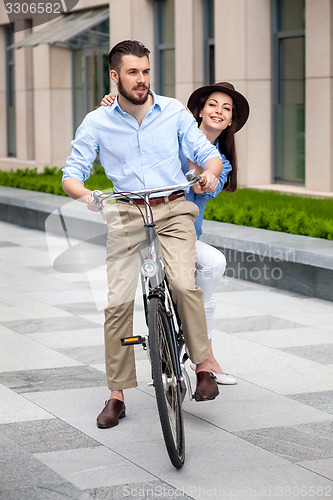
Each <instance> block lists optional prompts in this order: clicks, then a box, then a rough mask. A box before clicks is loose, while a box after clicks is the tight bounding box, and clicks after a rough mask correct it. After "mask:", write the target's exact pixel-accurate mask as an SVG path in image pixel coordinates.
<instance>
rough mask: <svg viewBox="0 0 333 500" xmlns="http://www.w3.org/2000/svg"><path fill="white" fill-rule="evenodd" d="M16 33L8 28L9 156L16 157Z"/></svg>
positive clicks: (7, 104)
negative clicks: (13, 46) (14, 46)
mask: <svg viewBox="0 0 333 500" xmlns="http://www.w3.org/2000/svg"><path fill="white" fill-rule="evenodd" d="M13 43H14V33H13V31H12V29H11V27H10V26H8V27H6V107H7V156H16V116H15V59H14V48H12V47H11V46H12V45H13ZM9 47H11V48H9Z"/></svg>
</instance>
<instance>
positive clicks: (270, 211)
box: [0, 165, 333, 240]
mask: <svg viewBox="0 0 333 500" xmlns="http://www.w3.org/2000/svg"><path fill="white" fill-rule="evenodd" d="M61 177H62V172H61V171H60V170H59V169H57V168H56V167H53V168H49V167H45V169H44V172H42V173H37V170H36V169H32V170H31V169H25V170H17V171H16V172H3V171H0V185H3V186H11V187H16V188H22V189H29V190H33V191H43V192H45V193H53V194H58V195H65V193H64V191H63V189H62V183H61ZM85 186H86V187H87V188H89V189H102V190H104V189H110V188H112V183H111V181H110V180H109V179H107V177H106V176H105V173H104V169H103V167H101V166H98V165H94V168H93V171H92V175H91V176H90V178H89V179H88V180H87V181H86V182H85ZM205 218H206V219H209V220H216V221H219V222H229V223H232V224H240V225H244V226H252V227H259V228H263V229H270V230H273V231H283V232H286V233H292V234H303V235H306V236H314V237H316V238H325V239H329V240H333V199H318V198H309V197H305V196H304V197H303V196H295V195H288V194H282V193H277V192H275V191H260V190H256V189H238V190H237V191H236V192H235V193H232V194H230V193H225V192H223V193H221V194H219V195H218V196H217V197H216V198H215V199H213V200H208V203H207V208H206V211H205Z"/></svg>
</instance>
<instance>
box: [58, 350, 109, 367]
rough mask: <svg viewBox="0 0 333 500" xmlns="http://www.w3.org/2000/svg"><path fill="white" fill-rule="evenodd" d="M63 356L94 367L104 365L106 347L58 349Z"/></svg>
mask: <svg viewBox="0 0 333 500" xmlns="http://www.w3.org/2000/svg"><path fill="white" fill-rule="evenodd" d="M57 351H59V352H61V353H62V354H66V356H69V357H70V358H73V359H75V360H76V361H80V362H81V363H83V364H85V365H93V364H98V363H104V360H105V347H104V345H95V346H82V347H66V348H63V349H57Z"/></svg>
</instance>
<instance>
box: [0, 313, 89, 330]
mask: <svg viewBox="0 0 333 500" xmlns="http://www.w3.org/2000/svg"><path fill="white" fill-rule="evenodd" d="M0 324H1V325H3V326H5V327H6V328H9V329H10V330H13V331H14V332H17V333H35V332H38V333H40V332H53V331H58V330H72V329H78V328H96V323H94V322H93V321H89V320H87V319H84V318H79V317H75V316H73V317H65V318H37V319H30V320H19V321H1V322H0Z"/></svg>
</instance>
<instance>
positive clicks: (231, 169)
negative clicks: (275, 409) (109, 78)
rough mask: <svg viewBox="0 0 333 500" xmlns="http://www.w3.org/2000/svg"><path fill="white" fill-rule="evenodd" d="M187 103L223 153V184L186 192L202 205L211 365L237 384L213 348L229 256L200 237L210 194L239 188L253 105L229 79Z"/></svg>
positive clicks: (201, 280)
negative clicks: (239, 150)
mask: <svg viewBox="0 0 333 500" xmlns="http://www.w3.org/2000/svg"><path fill="white" fill-rule="evenodd" d="M113 101H114V96H113V95H112V94H109V95H107V96H105V97H104V98H103V100H102V102H101V104H102V105H104V106H107V105H110V104H112V103H113ZM187 106H188V108H189V110H190V111H191V113H192V114H193V116H194V118H195V119H196V121H197V123H198V126H199V129H200V130H201V131H202V132H203V133H204V134H205V135H206V137H207V139H209V140H210V142H211V143H212V144H214V145H215V146H216V147H217V148H218V150H219V151H220V153H221V156H222V160H223V171H222V173H221V175H220V177H219V186H218V188H217V189H216V190H215V191H214V192H213V193H203V192H202V190H201V188H200V186H199V185H195V186H193V187H192V188H191V189H190V191H189V193H188V194H187V195H186V198H187V200H189V201H192V202H193V203H195V204H196V205H197V206H198V208H199V215H198V217H197V219H196V220H195V228H196V232H197V236H198V239H197V241H196V259H197V263H196V283H197V285H198V286H199V287H200V288H201V289H202V291H203V296H204V303H205V312H206V321H207V329H208V337H209V344H210V351H211V355H210V357H209V359H208V363H209V368H210V370H211V372H212V373H213V375H214V376H215V377H216V382H217V383H218V384H224V385H233V384H236V383H237V381H236V379H235V378H234V377H231V376H230V375H228V374H227V373H225V372H223V370H222V368H221V366H220V365H219V363H218V362H217V360H216V359H215V357H214V354H213V349H212V330H213V315H214V310H215V306H216V302H215V298H214V297H213V292H214V290H215V288H216V286H217V284H218V282H219V280H220V279H221V277H222V276H223V274H224V271H225V267H226V260H225V257H224V255H223V254H222V253H221V252H220V251H219V250H217V249H216V248H214V247H211V246H210V245H207V244H206V243H203V242H202V241H200V239H199V238H200V236H201V234H202V221H203V216H204V211H205V207H206V203H207V199H208V198H214V197H215V196H216V195H217V194H218V193H219V192H221V191H222V190H224V191H228V192H230V193H232V192H234V191H235V190H236V189H237V157H236V147H235V140H234V135H235V133H236V132H238V130H240V129H241V128H242V127H243V126H244V125H245V123H246V121H247V119H248V116H249V105H248V102H247V100H246V99H245V97H244V96H243V95H242V94H240V93H239V92H237V91H236V90H235V88H234V86H233V85H232V84H231V83H228V82H221V83H216V84H214V85H207V86H204V87H200V88H198V89H197V90H195V91H194V92H193V93H192V94H191V95H190V97H189V100H188V103H187ZM179 155H180V160H181V164H182V169H183V171H184V173H186V172H187V170H190V169H192V168H196V169H197V170H198V172H199V173H201V172H202V169H200V168H199V167H198V166H197V165H195V164H193V163H192V162H190V161H189V160H187V158H185V156H184V155H183V153H182V152H181V151H180V153H179ZM191 367H192V368H193V369H195V366H194V365H191Z"/></svg>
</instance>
